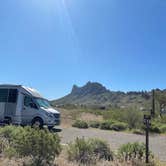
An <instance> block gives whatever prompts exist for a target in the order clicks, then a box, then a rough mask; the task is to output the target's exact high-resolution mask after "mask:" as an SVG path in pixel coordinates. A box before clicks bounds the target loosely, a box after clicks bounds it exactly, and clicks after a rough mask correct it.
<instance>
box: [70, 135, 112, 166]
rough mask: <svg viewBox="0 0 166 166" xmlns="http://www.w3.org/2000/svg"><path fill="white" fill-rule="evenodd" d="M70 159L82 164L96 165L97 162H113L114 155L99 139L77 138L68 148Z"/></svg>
mask: <svg viewBox="0 0 166 166" xmlns="http://www.w3.org/2000/svg"><path fill="white" fill-rule="evenodd" d="M67 153H68V159H69V160H70V161H76V162H78V163H81V164H86V165H91V164H92V163H93V164H95V163H96V161H97V160H99V159H104V160H111V159H113V154H112V152H111V151H110V148H109V146H108V144H107V143H105V142H104V141H101V140H98V139H89V140H85V139H84V138H77V139H76V140H75V142H74V143H70V144H69V146H68V150H67Z"/></svg>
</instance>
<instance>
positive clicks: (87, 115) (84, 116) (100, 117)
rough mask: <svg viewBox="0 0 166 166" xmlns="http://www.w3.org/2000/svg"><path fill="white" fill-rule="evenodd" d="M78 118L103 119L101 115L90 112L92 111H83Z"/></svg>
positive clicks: (86, 120)
mask: <svg viewBox="0 0 166 166" xmlns="http://www.w3.org/2000/svg"><path fill="white" fill-rule="evenodd" d="M79 119H80V120H83V121H85V122H91V121H99V122H101V121H103V117H102V116H101V115H95V114H92V113H86V112H83V113H81V115H80V118H79Z"/></svg>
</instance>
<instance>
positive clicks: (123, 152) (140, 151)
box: [118, 142, 153, 161]
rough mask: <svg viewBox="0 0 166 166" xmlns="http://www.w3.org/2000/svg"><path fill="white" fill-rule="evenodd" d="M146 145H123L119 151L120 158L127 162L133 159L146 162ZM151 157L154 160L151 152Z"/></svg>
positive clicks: (136, 143)
mask: <svg viewBox="0 0 166 166" xmlns="http://www.w3.org/2000/svg"><path fill="white" fill-rule="evenodd" d="M145 152H146V148H145V144H143V143H138V142H135V143H127V144H124V145H122V146H121V147H120V148H119V149H118V156H119V157H120V158H121V159H122V160H125V161H128V160H132V159H139V160H144V158H145ZM150 157H151V158H153V155H152V153H151V152H150Z"/></svg>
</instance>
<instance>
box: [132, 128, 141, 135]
mask: <svg viewBox="0 0 166 166" xmlns="http://www.w3.org/2000/svg"><path fill="white" fill-rule="evenodd" d="M132 132H133V134H138V135H143V134H144V131H143V130H141V129H133V130H132Z"/></svg>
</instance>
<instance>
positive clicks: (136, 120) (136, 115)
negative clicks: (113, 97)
mask: <svg viewBox="0 0 166 166" xmlns="http://www.w3.org/2000/svg"><path fill="white" fill-rule="evenodd" d="M103 118H104V119H105V120H109V119H112V120H113V121H119V122H124V123H127V124H128V127H129V128H130V129H134V128H140V126H141V124H142V119H143V114H142V112H140V111H138V110H134V109H113V110H109V111H106V112H103Z"/></svg>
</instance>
